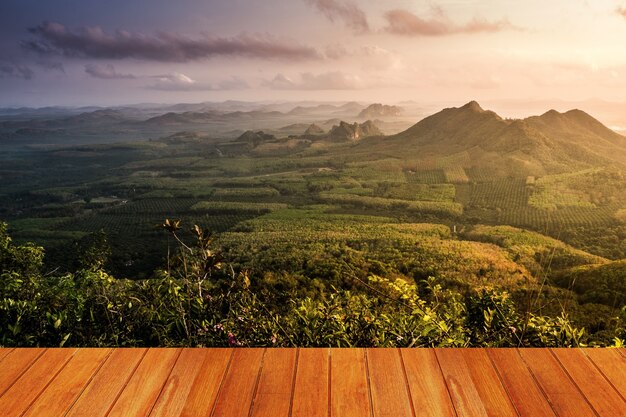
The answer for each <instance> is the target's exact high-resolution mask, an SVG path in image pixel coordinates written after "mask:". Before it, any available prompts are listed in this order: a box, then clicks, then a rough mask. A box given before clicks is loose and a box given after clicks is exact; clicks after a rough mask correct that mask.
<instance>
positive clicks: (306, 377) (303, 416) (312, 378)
mask: <svg viewBox="0 0 626 417" xmlns="http://www.w3.org/2000/svg"><path fill="white" fill-rule="evenodd" d="M298 355H299V356H298V370H297V372H296V382H295V386H294V393H293V404H292V417H328V412H329V409H328V400H329V395H328V394H329V376H330V375H329V370H330V369H329V359H330V356H329V355H330V350H329V349H300V350H299V354H298Z"/></svg>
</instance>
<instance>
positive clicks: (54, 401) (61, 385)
mask: <svg viewBox="0 0 626 417" xmlns="http://www.w3.org/2000/svg"><path fill="white" fill-rule="evenodd" d="M110 353H111V349H79V350H78V352H76V354H74V356H72V359H70V361H69V362H68V363H67V364H66V365H65V367H64V368H63V369H62V370H61V372H59V374H58V375H57V376H56V377H55V378H54V379H53V380H52V382H51V383H50V385H48V387H47V388H46V389H45V390H44V391H43V392H42V393H41V395H40V396H39V397H38V398H37V400H35V402H34V403H33V404H32V405H31V406H30V408H29V409H28V410H27V411H26V413H24V417H45V416H50V417H56V416H62V415H63V414H65V412H66V411H67V410H68V409H69V408H70V407H71V406H72V404H74V401H76V399H77V398H78V396H79V395H80V394H81V393H82V391H83V389H84V388H85V387H86V386H87V384H89V382H90V381H91V379H92V377H93V376H94V374H95V373H96V371H98V369H99V368H100V366H101V365H102V363H103V362H104V361H105V359H106V358H107V356H108V355H109V354H110Z"/></svg>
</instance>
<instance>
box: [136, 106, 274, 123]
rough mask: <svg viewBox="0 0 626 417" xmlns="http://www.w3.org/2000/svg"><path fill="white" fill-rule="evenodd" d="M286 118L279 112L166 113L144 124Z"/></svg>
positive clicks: (234, 121)
mask: <svg viewBox="0 0 626 417" xmlns="http://www.w3.org/2000/svg"><path fill="white" fill-rule="evenodd" d="M281 116H284V113H281V112H278V111H270V112H263V111H256V110H253V111H247V112H243V111H234V112H229V113H222V112H217V111H207V112H184V113H173V112H169V113H165V114H163V115H160V116H156V117H151V118H150V119H148V120H146V121H144V122H143V124H144V125H148V126H167V125H182V124H188V123H212V122H219V121H228V122H233V123H236V122H238V121H249V120H263V119H276V118H279V117H281Z"/></svg>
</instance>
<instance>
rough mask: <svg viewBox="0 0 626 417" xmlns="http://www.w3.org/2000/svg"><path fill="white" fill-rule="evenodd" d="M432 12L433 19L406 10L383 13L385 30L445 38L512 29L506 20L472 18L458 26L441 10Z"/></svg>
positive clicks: (407, 34) (396, 33) (394, 32)
mask: <svg viewBox="0 0 626 417" xmlns="http://www.w3.org/2000/svg"><path fill="white" fill-rule="evenodd" d="M434 12H435V13H434V16H433V17H431V18H426V19H425V18H422V17H419V16H416V15H414V14H413V13H411V12H409V11H407V10H403V9H395V10H390V11H388V12H387V13H385V19H386V20H387V27H386V28H385V30H386V31H387V32H389V33H393V34H395V35H404V36H446V35H452V34H457V33H481V32H500V31H502V30H507V29H514V26H513V25H511V23H510V22H509V21H508V20H506V19H505V20H499V21H497V22H489V21H487V20H484V19H479V18H474V19H473V20H471V21H470V22H468V23H466V24H464V25H458V24H456V23H454V22H452V21H451V20H450V19H449V18H448V16H447V15H446V14H445V13H444V12H443V10H441V9H439V8H436V9H434Z"/></svg>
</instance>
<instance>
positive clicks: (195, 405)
mask: <svg viewBox="0 0 626 417" xmlns="http://www.w3.org/2000/svg"><path fill="white" fill-rule="evenodd" d="M625 355H626V353H625V351H624V349H70V348H67V349H0V415H1V416H2V417H11V416H36V417H46V416H51V417H59V416H89V417H98V416H103V417H104V416H124V417H128V416H132V417H136V416H168V417H176V416H206V417H208V416H215V417H218V416H224V417H237V416H241V417H265V416H267V417H282V416H285V417H287V416H292V417H322V416H323V417H328V416H332V417H353V416H354V417H357V416H358V417H368V416H369V417H405V416H406V417H413V416H415V417H417V416H448V417H450V416H457V417H461V416H497V417H503V416H504V417H505V416H530V417H541V416H553V417H554V416H559V417H568V416H572V417H584V416H610V417H626V401H625V399H624V398H625V397H626V356H625Z"/></svg>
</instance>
